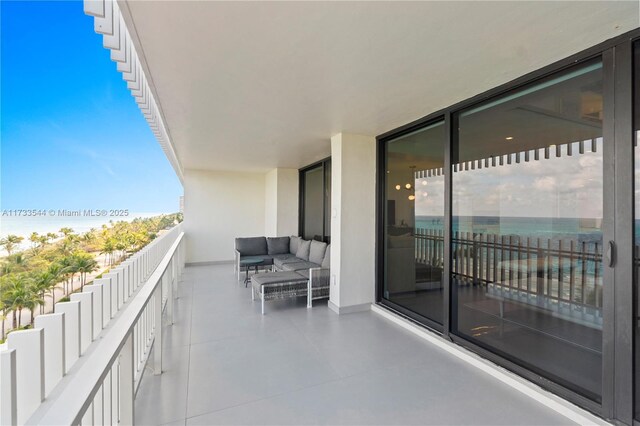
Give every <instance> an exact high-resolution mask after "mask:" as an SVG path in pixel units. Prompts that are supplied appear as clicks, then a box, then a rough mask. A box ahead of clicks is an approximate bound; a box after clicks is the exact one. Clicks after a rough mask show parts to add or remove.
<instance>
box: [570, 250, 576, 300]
mask: <svg viewBox="0 0 640 426" xmlns="http://www.w3.org/2000/svg"><path fill="white" fill-rule="evenodd" d="M574 251H575V247H574V240H573V239H572V240H570V241H569V300H570V301H571V303H574V302H575V300H574V299H575V288H574V287H575V281H574V279H575V272H574V269H575V268H574V265H573V262H574V257H573V253H574Z"/></svg>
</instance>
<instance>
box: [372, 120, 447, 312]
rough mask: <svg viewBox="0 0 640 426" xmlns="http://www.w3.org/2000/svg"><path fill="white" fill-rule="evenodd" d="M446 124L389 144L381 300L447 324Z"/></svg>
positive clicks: (430, 127) (425, 129) (406, 136)
mask: <svg viewBox="0 0 640 426" xmlns="http://www.w3.org/2000/svg"><path fill="white" fill-rule="evenodd" d="M445 140H446V133H445V126H444V123H443V122H438V123H436V124H433V125H430V126H428V127H425V128H422V129H420V130H417V131H415V132H412V133H410V134H407V135H404V136H401V137H399V138H396V139H394V140H391V141H389V142H387V143H386V144H385V149H386V155H385V158H386V175H385V177H386V179H385V193H386V197H385V198H386V199H385V206H386V210H385V218H386V219H385V220H386V223H385V241H384V244H385V265H384V267H385V274H384V276H385V280H384V294H383V297H384V298H385V299H387V300H389V301H391V302H393V303H394V304H396V305H398V306H400V307H402V308H405V309H407V310H409V311H411V312H415V313H417V314H419V315H421V316H422V317H425V318H428V319H430V320H432V321H434V322H436V323H438V324H442V322H443V301H444V299H443V267H444V173H443V167H444V147H445Z"/></svg>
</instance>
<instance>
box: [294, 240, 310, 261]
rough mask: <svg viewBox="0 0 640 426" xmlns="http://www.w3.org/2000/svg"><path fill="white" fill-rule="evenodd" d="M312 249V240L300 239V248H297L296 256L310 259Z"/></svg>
mask: <svg viewBox="0 0 640 426" xmlns="http://www.w3.org/2000/svg"><path fill="white" fill-rule="evenodd" d="M310 249H311V241H307V240H300V243H299V244H298V250H296V257H297V258H299V259H302V260H305V261H308V260H309V250H310Z"/></svg>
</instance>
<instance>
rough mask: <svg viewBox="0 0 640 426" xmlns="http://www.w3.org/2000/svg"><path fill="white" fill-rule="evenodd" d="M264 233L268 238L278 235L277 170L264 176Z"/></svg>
mask: <svg viewBox="0 0 640 426" xmlns="http://www.w3.org/2000/svg"><path fill="white" fill-rule="evenodd" d="M264 195H265V205H264V233H265V235H268V236H270V237H271V236H276V235H277V234H278V169H273V170H271V171H270V172H268V173H267V174H266V176H265V189H264Z"/></svg>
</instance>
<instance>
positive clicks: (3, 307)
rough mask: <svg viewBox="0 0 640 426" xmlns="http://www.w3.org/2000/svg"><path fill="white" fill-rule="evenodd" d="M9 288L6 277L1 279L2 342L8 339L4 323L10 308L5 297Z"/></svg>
mask: <svg viewBox="0 0 640 426" xmlns="http://www.w3.org/2000/svg"><path fill="white" fill-rule="evenodd" d="M6 286H7V283H6V279H5V278H4V277H0V295H1V296H2V297H0V321H2V334H0V340H2V341H4V339H5V337H6V333H5V325H4V321H5V320H6V319H7V310H8V309H9V306H8V305H7V304H6V303H5V299H4V295H5V288H6Z"/></svg>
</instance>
